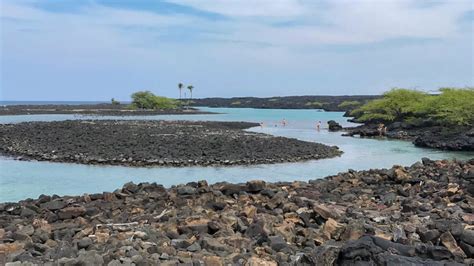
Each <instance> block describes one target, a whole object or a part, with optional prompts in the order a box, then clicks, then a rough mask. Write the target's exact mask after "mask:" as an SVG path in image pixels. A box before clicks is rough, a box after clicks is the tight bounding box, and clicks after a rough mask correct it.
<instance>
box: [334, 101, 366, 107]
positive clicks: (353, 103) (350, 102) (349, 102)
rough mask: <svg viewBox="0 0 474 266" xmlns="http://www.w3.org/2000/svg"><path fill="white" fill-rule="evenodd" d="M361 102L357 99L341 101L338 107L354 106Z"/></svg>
mask: <svg viewBox="0 0 474 266" xmlns="http://www.w3.org/2000/svg"><path fill="white" fill-rule="evenodd" d="M361 104H362V103H361V102H359V101H343V102H342V103H340V104H339V105H338V107H339V108H355V107H358V106H360V105H361Z"/></svg>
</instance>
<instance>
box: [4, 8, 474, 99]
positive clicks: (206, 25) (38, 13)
mask: <svg viewBox="0 0 474 266" xmlns="http://www.w3.org/2000/svg"><path fill="white" fill-rule="evenodd" d="M0 10H1V11H0V12H1V14H0V16H1V17H0V20H1V22H0V23H1V24H0V26H1V54H0V60H1V66H0V67H1V69H0V71H1V77H0V100H109V99H110V98H112V97H114V98H116V99H120V100H127V99H129V96H130V94H131V93H132V92H134V91H137V90H151V91H153V92H155V93H156V94H159V95H164V96H169V97H177V95H178V89H177V83H178V82H183V83H185V84H192V85H194V87H195V90H194V92H193V94H194V96H195V97H213V96H216V97H230V96H277V95H279V96H283V95H346V94H380V93H382V92H383V91H386V90H388V89H390V88H392V87H407V88H418V89H421V90H426V91H433V90H435V89H437V88H439V87H444V86H457V87H465V86H474V80H473V79H474V70H473V64H474V63H473V62H474V58H473V56H474V48H473V47H474V43H473V38H474V37H473V35H474V7H473V2H472V1H471V0H450V1H430V0H426V1H419V0H379V1H375V0H370V1H369V0H360V1H355V0H333V1H329V0H321V1H320V0H167V1H152V0H149V1H145V0H82V1H81V0H62V1H56V0H1V1H0Z"/></svg>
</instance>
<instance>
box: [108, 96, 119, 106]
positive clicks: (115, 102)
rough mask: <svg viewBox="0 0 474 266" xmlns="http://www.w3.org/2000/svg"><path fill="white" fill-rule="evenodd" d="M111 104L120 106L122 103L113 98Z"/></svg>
mask: <svg viewBox="0 0 474 266" xmlns="http://www.w3.org/2000/svg"><path fill="white" fill-rule="evenodd" d="M110 103H111V104H113V105H119V104H120V102H119V101H117V100H115V98H112V100H110Z"/></svg>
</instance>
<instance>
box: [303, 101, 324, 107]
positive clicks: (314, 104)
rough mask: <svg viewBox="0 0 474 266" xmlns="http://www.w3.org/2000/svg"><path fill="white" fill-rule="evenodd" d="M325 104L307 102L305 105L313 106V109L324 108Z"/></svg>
mask: <svg viewBox="0 0 474 266" xmlns="http://www.w3.org/2000/svg"><path fill="white" fill-rule="evenodd" d="M325 104H326V103H322V102H318V101H314V102H307V103H306V104H305V105H306V106H311V107H313V108H323V105H325Z"/></svg>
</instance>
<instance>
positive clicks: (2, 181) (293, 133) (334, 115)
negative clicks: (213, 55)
mask: <svg viewBox="0 0 474 266" xmlns="http://www.w3.org/2000/svg"><path fill="white" fill-rule="evenodd" d="M202 109H204V110H205V111H215V112H219V113H222V114H214V115H166V116H146V117H119V118H117V117H96V116H74V115H27V116H0V123H17V122H23V121H54V120H65V119H84V118H88V119H167V120H218V121H253V122H264V123H265V125H266V126H265V127H263V128H261V127H255V128H252V129H249V130H251V131H256V132H263V133H268V134H272V135H277V136H285V137H292V138H298V139H301V140H306V141H314V142H321V143H325V144H327V145H336V146H338V147H339V148H340V149H341V150H342V151H344V154H343V155H342V156H340V157H337V158H331V159H323V160H317V161H308V162H300V163H284V164H273V165H258V166H235V167H183V168H158V167H149V168H146V167H141V168H133V167H122V166H88V165H80V164H68V163H49V162H35V161H33V162H26V161H17V160H12V159H9V158H0V202H2V201H17V200H21V199H24V198H27V197H37V196H39V195H40V194H58V195H78V194H83V193H94V192H102V191H113V190H115V189H116V188H119V187H121V186H122V185H123V184H124V183H126V182H129V181H133V182H157V183H160V184H163V185H165V186H172V185H175V184H179V183H186V182H190V181H196V180H201V179H206V180H207V181H208V182H209V183H215V182H219V181H228V182H245V181H247V180H251V179H263V180H266V181H273V182H274V181H293V180H309V179H315V178H321V177H324V176H327V175H332V174H337V173H338V172H343V171H346V170H347V169H355V170H362V169H370V168H387V167H391V166H392V165H394V164H400V165H411V164H413V163H415V162H416V161H419V160H420V159H421V158H422V157H429V158H431V159H445V158H458V159H468V158H472V157H474V153H472V152H471V153H467V152H464V153H463V152H446V151H439V150H433V149H422V148H416V147H414V146H413V144H411V143H410V142H404V141H397V140H383V139H382V140H381V139H360V138H350V137H342V136H341V133H333V132H328V131H327V130H326V129H325V126H326V124H325V122H327V121H328V120H331V119H332V120H336V121H337V122H339V123H341V124H343V125H350V123H348V122H346V118H344V117H342V115H343V113H341V112H317V111H315V110H274V109H249V108H235V109H234V108H202ZM283 118H284V119H286V120H287V121H288V125H287V126H286V127H281V126H280V125H279V122H280V121H281V120H282V119H283ZM319 120H321V121H322V122H323V129H322V130H321V131H319V132H318V131H317V130H316V128H315V127H316V122H317V121H319ZM274 125H278V126H277V127H275V126H274Z"/></svg>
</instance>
